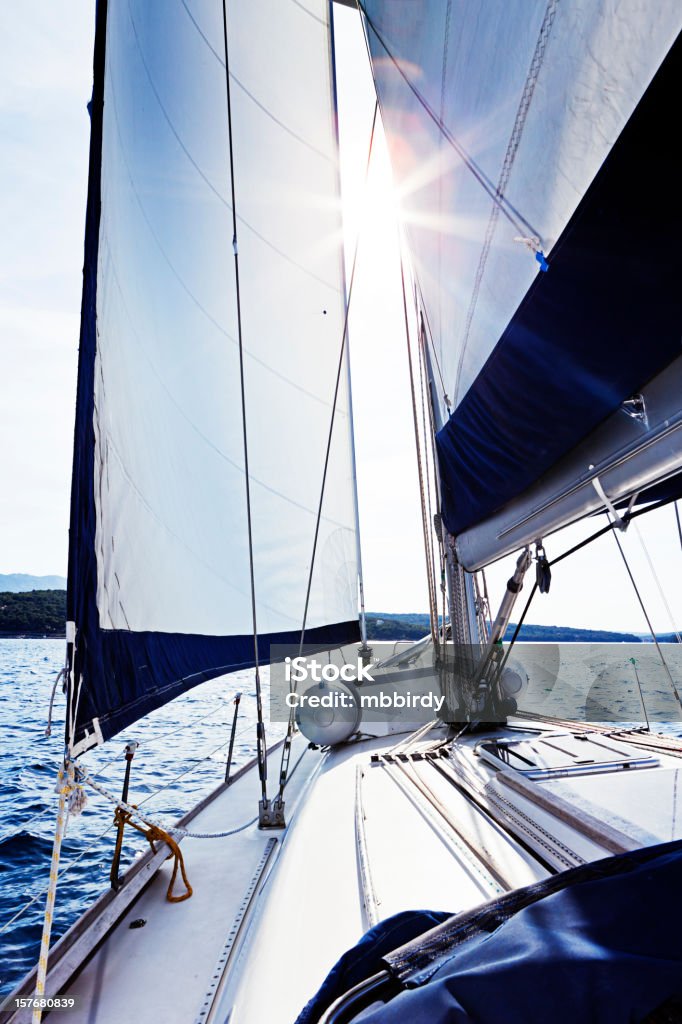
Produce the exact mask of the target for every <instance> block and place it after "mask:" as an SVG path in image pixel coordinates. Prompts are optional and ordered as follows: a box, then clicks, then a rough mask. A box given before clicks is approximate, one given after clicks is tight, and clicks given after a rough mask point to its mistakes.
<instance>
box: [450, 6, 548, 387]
mask: <svg viewBox="0 0 682 1024" xmlns="http://www.w3.org/2000/svg"><path fill="white" fill-rule="evenodd" d="M558 3H559V0H548V3H547V7H546V8H545V14H544V17H543V19H542V24H541V26H540V32H539V35H538V38H537V41H536V43H535V50H534V51H533V57H532V59H531V62H530V67H529V69H528V74H527V75H526V81H525V84H524V87H523V92H522V94H521V99H520V101H519V106H518V109H517V111H516V118H515V120H514V126H513V128H512V132H511V135H510V137H509V142H508V143H507V151H506V153H505V155H504V160H503V161H502V168H501V170H500V176H499V179H498V182H497V188H496V189H495V195H496V196H497V198H498V200H502V199H503V198H504V194H505V192H506V189H507V186H508V184H509V178H510V175H511V172H512V167H513V165H514V160H515V158H516V154H517V152H518V148H519V144H520V142H521V136H522V135H523V129H524V127H525V124H526V118H527V117H528V110H529V108H530V104H531V100H532V99H533V93H534V92H535V86H536V84H537V80H538V75H539V74H540V69H541V68H542V64H543V61H544V57H545V52H546V50H547V44H548V42H549V37H550V34H551V31H552V25H553V24H554V18H555V15H556V10H557V6H558ZM499 215H500V204H499V202H498V203H493V206H492V208H491V210H490V216H489V218H488V224H487V227H486V231H485V236H484V239H483V247H482V249H481V253H480V256H479V259H478V266H477V267H476V274H475V277H474V286H473V289H472V292H471V297H470V299H469V308H468V309H467V314H466V318H465V324H464V334H463V337H462V341H461V344H460V349H459V359H458V362H457V375H456V377H455V393H454V400H455V402H457V398H458V396H459V387H460V383H461V376H462V367H463V365H464V356H465V353H466V350H467V347H468V345H469V338H470V336H471V328H472V326H473V321H474V316H475V313H476V306H477V305H478V298H479V295H480V292H481V285H482V284H483V276H484V274H485V269H486V265H487V263H488V257H489V255H490V249H491V247H492V243H493V237H494V234H495V228H496V227H497V221H498V219H499ZM538 244H539V243H538ZM541 265H542V264H541Z"/></svg>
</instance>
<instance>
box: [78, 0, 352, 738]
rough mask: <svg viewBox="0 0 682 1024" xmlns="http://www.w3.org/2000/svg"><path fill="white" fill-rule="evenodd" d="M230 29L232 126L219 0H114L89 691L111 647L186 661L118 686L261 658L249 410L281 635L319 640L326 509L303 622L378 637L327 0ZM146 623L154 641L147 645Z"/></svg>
mask: <svg viewBox="0 0 682 1024" xmlns="http://www.w3.org/2000/svg"><path fill="white" fill-rule="evenodd" d="M227 35H228V41H227V48H228V54H229V57H228V63H229V69H230V99H231V115H232V116H231V124H230V122H229V119H228V113H227V96H226V70H225V63H226V61H225V52H226V44H225V39H224V33H223V17H222V7H221V5H220V4H207V3H198V2H196V0H178V2H177V3H173V4H166V3H161V2H147V0H145V2H139V0H111V2H110V3H109V4H108V5H107V10H106V39H105V41H102V45H105V54H106V55H105V67H104V75H103V78H104V83H103V112H102V142H101V154H97V153H96V154H95V159H96V161H97V160H98V159H99V162H100V164H101V214H100V220H99V232H98V235H97V239H96V248H97V252H96V285H94V286H93V291H96V340H95V338H93V337H91V335H92V330H90V333H89V334H88V332H87V331H84V340H83V339H82V346H83V345H85V346H86V348H87V347H88V346H89V347H90V348H91V349H94V366H93V370H92V378H91V382H90V381H89V380H88V379H87V367H86V368H85V370H84V371H82V373H81V378H82V379H81V393H82V394H81V397H80V398H79V401H80V403H81V416H80V420H79V424H80V429H77V435H76V448H77V463H76V473H75V476H76V477H77V476H78V475H79V474H80V473H83V472H85V473H87V472H88V469H87V460H88V459H89V458H90V451H89V447H88V441H87V437H86V436H85V434H84V433H83V432H84V431H85V432H87V430H89V429H90V418H89V414H88V410H87V409H85V412H83V408H84V402H85V400H86V395H87V391H88V388H89V387H91V388H92V392H93V393H92V396H91V399H92V425H93V426H94V440H93V443H94V456H93V466H92V501H93V502H94V516H93V519H94V522H95V529H94V538H93V537H92V535H91V533H90V535H88V531H82V530H81V531H80V535H79V536H77V535H76V533H77V531H73V530H72V548H74V547H75V558H76V562H77V563H78V564H74V563H73V560H72V568H71V571H70V577H71V578H70V587H71V591H72V594H77V593H78V592H79V591H81V590H82V591H87V589H88V587H89V586H90V584H91V583H92V580H91V579H90V580H89V581H87V582H86V581H85V580H84V573H85V572H86V571H87V570H88V567H89V568H90V569H91V564H90V559H89V554H90V552H89V550H88V545H91V544H94V553H95V556H96V616H97V622H96V623H95V622H93V621H92V620H93V619H94V617H95V616H94V613H91V614H90V615H89V616H88V615H87V614H85V613H82V614H80V615H79V613H78V610H77V609H76V610H74V611H73V618H74V620H75V625H76V630H77V631H81V634H80V635H79V634H78V632H77V643H76V651H77V652H80V656H81V657H85V658H86V659H87V658H89V659H90V660H89V662H88V663H87V664H86V665H85V666H84V668H80V667H79V668H77V673H78V672H80V671H82V672H83V676H84V679H85V687H86V690H85V691H84V693H86V692H87V689H88V687H97V685H98V680H97V678H96V676H97V675H98V672H97V670H96V669H97V667H99V664H101V662H104V664H105V665H106V666H107V669H111V674H112V676H119V677H120V676H121V675H122V674H125V673H129V672H130V670H131V665H132V666H133V671H135V670H136V669H135V665H139V662H140V661H145V662H147V663H151V662H152V661H153V662H154V664H156V665H158V664H163V663H164V662H165V663H166V668H165V669H164V670H163V672H162V675H163V678H160V677H159V678H158V679H156V681H154V682H152V683H149V684H147V683H145V682H144V681H141V682H140V685H139V686H137V689H138V691H139V692H137V693H131V694H129V695H128V696H125V697H124V696H123V695H122V694H118V695H116V693H113V694H112V693H110V694H109V695H108V696H107V701H108V702H109V701H110V700H111V699H113V701H114V703H116V701H117V700H118V701H119V703H121V704H124V703H126V702H127V701H129V700H133V701H134V700H137V699H138V698H140V697H144V698H145V699H147V697H148V695H149V691H150V690H154V691H155V690H161V689H164V688H166V687H168V686H170V687H171V690H173V688H175V689H174V690H173V692H171V691H170V690H169V691H168V693H169V696H173V695H174V693H175V692H179V691H178V689H177V685H181V686H182V688H187V685H188V684H189V680H190V679H193V680H194V681H197V682H198V681H201V679H202V678H208V677H210V675H211V674H216V672H218V671H221V670H222V671H224V670H227V669H228V668H229V667H237V666H238V665H239V664H246V663H248V661H249V658H250V657H252V653H251V655H249V654H248V651H249V650H251V652H253V642H252V641H250V642H249V641H248V638H249V636H251V635H252V631H253V626H254V624H253V622H252V609H251V579H250V567H249V531H248V523H247V505H246V499H245V479H244V477H245V473H244V459H245V453H244V429H243V427H244V425H243V422H242V413H243V412H244V421H245V432H246V447H247V452H248V463H249V482H250V497H251V530H252V539H253V563H254V566H253V567H254V579H253V587H254V590H255V600H256V618H257V630H258V634H259V636H260V638H261V640H262V642H263V643H264V644H265V643H267V642H268V640H272V641H274V642H286V641H288V640H291V641H294V640H295V639H296V638H297V637H298V636H299V634H300V631H301V628H302V626H303V622H304V607H305V604H306V593H307V589H308V577H309V575H310V573H311V563H312V559H313V543H314V539H315V534H316V527H317V522H318V510H319V509H320V507H321V515H320V517H319V536H318V538H317V544H316V551H315V559H314V565H313V566H312V579H311V586H310V598H309V603H308V609H307V616H306V620H305V627H306V636H307V637H308V638H310V639H311V640H313V639H315V640H317V641H319V642H322V643H324V642H329V643H333V642H335V641H336V640H338V641H339V642H343V641H344V640H347V639H350V638H352V637H354V636H355V635H356V634H357V578H358V567H357V536H356V532H357V531H356V508H355V502H356V496H355V480H354V472H353V453H352V433H351V426H350V416H349V395H348V374H347V345H346V344H345V342H344V335H345V283H344V276H343V264H342V254H341V253H342V249H341V245H342V238H341V232H342V228H341V207H340V198H339V171H338V160H337V137H336V124H335V107H334V93H333V83H332V69H331V50H330V26H329V11H328V5H327V4H325V3H323V2H321V0H320V2H316V3H307V4H298V5H294V4H288V3H287V4H282V3H279V2H275V0H263V2H259V3H258V4H252V3H249V2H246V0H234V2H231V3H229V4H228V5H227ZM94 102H97V96H96V95H95V98H94ZM94 116H95V117H96V111H95V114H94ZM231 158H232V163H233V167H234V182H232V181H231V177H230V159H231ZM92 178H93V176H92V175H91V188H92ZM232 194H234V197H235V208H236V209H235V212H236V225H237V231H236V238H235V239H234V240H233V209H232V206H233V204H232ZM235 252H236V253H238V257H237V258H238V271H239V286H238V285H237V274H236V270H235V262H236V261H235ZM86 263H87V260H86ZM86 271H87V266H86ZM238 287H239V299H240V303H241V329H242V334H241V340H242V343H243V359H244V392H245V401H244V403H242V396H241V388H240V344H239V343H240V328H239V324H238V317H237V288H238ZM87 305H88V304H87V302H85V303H84V308H85V309H87ZM82 362H84V359H83V358H82ZM337 377H338V382H339V383H338V392H337V391H336V385H337ZM84 378H86V379H84ZM242 404H244V409H243V408H242ZM332 419H333V430H332V435H331V444H330V449H329V458H328V465H327V468H326V474H325V461H326V452H327V444H328V438H329V434H330V428H331V424H332ZM84 464H85V469H83V465H84ZM323 479H324V496H323V500H322V502H321V506H320V500H321V499H320V495H321V489H322V484H323ZM84 496H85V497H84ZM84 500H86V501H87V500H90V495H89V494H88V486H87V481H86V483H85V485H84V486H83V487H82V488H81V495H80V498H79V500H78V505H79V507H82V505H83V502H84ZM79 552H80V559H79ZM73 554H74V552H73V551H72V556H73ZM75 600H76V603H77V601H78V598H77V597H76V598H75ZM83 619H88V621H87V622H85V621H83ZM327 627H329V629H327ZM315 631H317V632H315ZM104 634H107V635H104ZM148 634H152V635H153V637H154V642H155V644H156V645H157V646H156V648H155V653H154V658H152V656H151V654H149V656H147V653H148V652H147V653H145V651H144V650H143V649H140V648H139V644H140V643H141V644H142V646H143V647H144V643H145V642H146V641H145V637H146V636H147V635H148ZM188 636H189V637H191V638H193V639H192V641H191V644H192V650H191V651H188V650H187V649H186V648H187V643H186V641H185V640H184V639H183V638H186V637H188ZM164 637H169V638H170V637H172V644H173V651H172V652H167V653H166V654H164V652H163V650H159V648H158V645H159V644H161V647H163V644H164ZM203 637H208V638H213V641H212V646H211V650H210V652H207V651H206V650H205V649H203V648H202V644H201V638H203ZM231 637H233V638H235V644H236V648H235V647H234V645H233V647H232V648H231V647H230V642H229V641H230V638H231ZM81 639H83V641H84V642H82V643H81V642H80V641H81ZM100 639H101V640H102V643H103V644H104V645H106V644H109V645H110V646H109V648H108V649H107V652H106V653H104V654H103V655H98V652H97V650H96V649H95V650H94V651H93V649H94V648H96V647H97V645H98V643H99V640H100ZM128 641H130V643H132V644H135V643H137V646H136V647H135V649H134V651H130V652H128V651H126V643H128ZM138 641H139V642H138ZM237 648H238V649H237ZM121 649H123V650H124V653H125V656H126V657H127V658H128V660H127V661H126V663H125V668H124V667H123V665H121V664H120V663H119V664H117V662H118V659H119V657H120V652H121ZM112 650H113V653H111V652H112ZM178 650H180V656H179V658H176V652H177V651H178ZM159 654H160V655H161V656H160V657H159ZM77 656H78V654H77ZM261 657H264V658H267V651H262V653H261ZM174 659H175V660H174ZM151 671H152V673H154V672H157V673H158V671H159V669H158V668H156V669H155V668H152V669H151ZM181 680H184V682H182V683H180V681H181ZM176 684H177V685H176ZM136 685H137V684H136ZM90 692H92V690H91V691H90ZM167 699H168V698H167ZM148 710H150V707H149V706H148V701H147V704H146V705H145V707H144V709H143V711H142V713H144V712H145V711H148ZM118 727H121V726H117V728H118ZM104 733H105V736H106V733H107V729H104Z"/></svg>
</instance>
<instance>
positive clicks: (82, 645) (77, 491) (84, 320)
mask: <svg viewBox="0 0 682 1024" xmlns="http://www.w3.org/2000/svg"><path fill="white" fill-rule="evenodd" d="M106 29H107V0H97V4H96V13H95V45H94V56H93V86H92V99H91V100H90V103H89V104H88V110H89V113H90V157H89V168H88V198H87V205H86V211H85V254H84V262H83V295H82V300H81V325H80V338H79V349H78V384H77V391H76V423H75V428H74V439H73V469H72V475H71V517H70V524H69V560H68V580H67V586H66V617H67V620H68V621H69V622H76V623H78V625H79V631H80V635H79V638H78V645H77V647H76V652H75V654H74V652H73V651H72V650H71V649H70V648H69V658H70V662H71V663H70V665H69V667H70V668H71V669H72V670H73V677H74V678H75V679H78V678H80V676H81V674H82V672H83V667H84V659H85V658H86V657H87V654H88V649H89V647H90V645H91V644H92V645H95V644H96V635H97V631H98V630H99V616H98V613H97V608H96V605H95V595H96V593H97V559H96V555H95V529H96V521H95V515H96V514H95V490H94V465H95V430H94V415H93V414H94V383H95V354H96V351H97V252H98V247H99V225H100V213H101V206H102V195H101V176H102V121H103V108H104V65H105V46H106ZM73 696H74V695H73V693H72V692H71V690H70V689H69V693H68V701H69V710H70V703H71V701H72V699H73ZM70 717H71V716H70V713H69V714H67V717H66V721H67V736H66V742H67V743H68V742H69V739H70V737H69V736H68V723H69V720H70Z"/></svg>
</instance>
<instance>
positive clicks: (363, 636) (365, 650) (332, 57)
mask: <svg viewBox="0 0 682 1024" xmlns="http://www.w3.org/2000/svg"><path fill="white" fill-rule="evenodd" d="M334 2H335V0H329V69H330V75H331V87H332V103H333V112H334V136H335V139H336V154H337V162H336V167H337V180H338V194H339V195H341V166H340V162H339V153H340V142H339V103H338V87H337V80H336V48H335V44H334ZM337 2H338V0H337ZM348 6H355V4H354V3H352V4H348ZM341 221H342V224H341V226H342V228H343V216H341ZM339 259H340V262H341V280H342V283H343V298H344V313H345V315H346V321H347V318H348V285H347V281H346V265H345V254H344V247H343V245H342V246H341V251H340V254H339ZM345 359H346V381H347V388H348V421H349V435H350V436H349V444H350V460H351V472H352V480H353V510H354V514H355V547H356V556H357V564H358V595H359V599H360V640H361V646H360V653H361V654H362V656H363V657H366V656H368V655H369V654H370V648H369V647H368V645H367V621H366V617H365V585H364V579H363V575H362V544H361V542H360V510H359V507H358V480H357V464H356V459H355V427H354V421H353V391H352V386H351V371H350V338H349V336H348V331H347V332H346V351H345Z"/></svg>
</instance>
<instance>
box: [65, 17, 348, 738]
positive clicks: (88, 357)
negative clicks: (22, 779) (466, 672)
mask: <svg viewBox="0 0 682 1024" xmlns="http://www.w3.org/2000/svg"><path fill="white" fill-rule="evenodd" d="M106 28H107V0H98V3H97V13H96V29H95V48H94V62H93V94H92V100H91V102H90V104H89V110H90V118H91V135H90V159H89V183H88V198H87V208H86V222H85V260H84V270H83V297H82V307H81V330H80V349H79V360H78V390H77V398H76V425H75V435H74V456H73V476H72V485H71V521H70V530H69V569H68V584H67V618H68V620H69V621H72V622H75V624H76V629H77V633H76V646H75V651H70V657H71V659H72V664H71V665H70V667H71V668H72V669H73V678H74V681H75V689H77V688H78V683H79V680H81V679H82V680H83V685H82V689H81V693H80V696H79V699H78V710H77V715H76V721H75V729H74V735H73V736H72V737H69V736H68V735H67V737H66V739H67V742H69V740H71V741H72V742H74V743H78V742H80V741H81V740H82V739H83V738H84V736H85V735H86V733H92V732H93V726H92V721H93V719H95V718H97V719H98V724H99V729H100V731H101V734H102V737H103V739H105V740H106V739H109V738H110V737H111V736H113V735H115V733H117V732H119V731H120V730H121V729H124V728H125V727H126V726H128V725H130V724H131V723H132V722H134V721H136V720H137V719H138V718H141V717H142V716H143V715H146V714H148V713H149V712H150V711H153V710H154V709H155V708H158V707H161V706H162V705H164V704H166V703H167V702H168V701H169V700H172V699H173V698H174V697H177V696H179V695H180V694H182V693H184V692H186V691H187V690H189V689H191V688H192V687H193V686H196V685H198V684H199V683H202V682H206V681H207V680H209V679H213V678H215V677H216V676H219V675H223V674H224V673H227V672H234V671H235V670H238V669H244V668H251V667H253V665H254V648H253V637H252V636H251V635H247V636H244V635H239V636H204V635H191V634H184V633H161V632H134V631H129V630H105V629H101V628H100V624H99V612H98V609H97V603H96V597H97V558H96V550H95V537H96V526H97V522H96V518H97V514H96V505H95V432H94V373H95V356H96V351H97V321H96V309H97V265H98V246H99V229H100V212H101V171H102V121H103V107H104V100H103V97H104V74H105V48H106ZM359 639H360V629H359V624H358V621H357V620H352V621H349V622H341V623H335V624H331V625H328V626H320V627H317V628H311V629H307V630H306V634H305V641H306V650H308V649H309V648H311V647H312V648H319V649H323V648H331V647H338V646H340V645H342V644H344V643H354V642H357V641H359ZM299 640H300V631H299V630H291V631H286V632H281V633H269V634H264V635H262V636H260V637H259V642H258V650H259V658H260V659H262V661H263V662H266V661H269V656H270V645H271V644H282V645H285V644H286V645H294V644H298V642H299ZM71 700H73V694H72V693H71V692H69V701H71ZM69 718H70V715H67V723H68V721H69Z"/></svg>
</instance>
